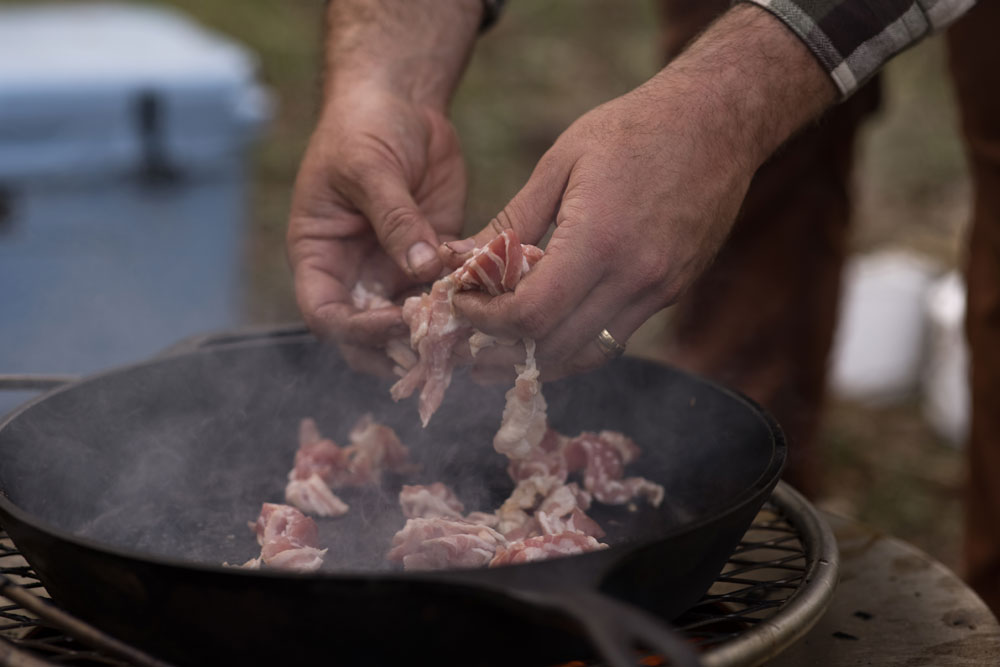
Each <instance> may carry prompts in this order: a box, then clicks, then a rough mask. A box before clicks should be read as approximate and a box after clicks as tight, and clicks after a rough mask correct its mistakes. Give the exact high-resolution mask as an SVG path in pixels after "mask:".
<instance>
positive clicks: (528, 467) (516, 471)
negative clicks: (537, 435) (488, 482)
mask: <svg viewBox="0 0 1000 667" xmlns="http://www.w3.org/2000/svg"><path fill="white" fill-rule="evenodd" d="M568 441H569V438H567V437H566V436H564V435H561V434H559V433H558V432H557V431H555V430H554V429H551V428H549V429H548V430H546V432H545V435H544V436H543V437H542V441H541V442H540V443H538V447H536V448H534V449H533V451H532V452H531V454H530V455H529V456H527V457H525V458H520V459H512V460H511V461H510V464H509V465H508V466H507V474H508V475H510V478H511V479H512V480H514V481H515V482H520V481H521V480H522V479H528V478H529V477H534V476H536V475H540V476H542V477H557V478H559V479H560V480H562V481H563V482H565V481H566V477H567V476H568V475H569V467H568V466H567V465H566V457H565V456H563V453H562V447H563V444H564V443H566V442H568Z"/></svg>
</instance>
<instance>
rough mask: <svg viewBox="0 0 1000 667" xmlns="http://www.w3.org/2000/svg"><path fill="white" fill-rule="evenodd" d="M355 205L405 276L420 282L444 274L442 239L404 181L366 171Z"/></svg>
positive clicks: (386, 174)
mask: <svg viewBox="0 0 1000 667" xmlns="http://www.w3.org/2000/svg"><path fill="white" fill-rule="evenodd" d="M355 189H356V190H357V191H356V193H355V196H354V197H353V200H354V202H355V205H356V206H357V207H358V208H359V209H360V210H361V212H362V213H363V214H364V215H365V217H366V218H368V221H369V222H370V223H371V225H372V229H374V230H375V235H376V236H377V237H378V240H379V243H380V244H381V245H382V248H384V249H385V252H386V253H387V254H388V255H389V256H390V257H391V258H392V259H393V260H394V261H395V262H396V265H397V266H399V267H400V268H401V269H402V270H403V271H404V272H406V274H407V275H408V276H409V277H410V278H411V279H412V280H416V281H419V282H428V281H431V280H433V279H434V278H436V277H437V276H438V275H439V274H440V273H441V270H442V263H441V260H440V259H439V258H438V254H437V247H438V245H440V242H441V241H440V239H439V238H438V236H437V233H436V232H435V231H434V228H433V227H432V226H431V223H430V222H429V221H428V220H427V218H426V217H425V216H424V215H423V214H422V213H421V212H420V208H419V207H418V206H417V203H416V201H415V200H414V199H413V195H412V194H411V193H410V190H409V188H408V187H407V185H406V183H405V181H404V180H403V179H402V178H401V177H399V176H397V175H395V174H393V173H392V172H391V171H388V170H385V169H380V170H366V171H364V172H362V174H361V176H360V177H359V178H358V184H357V187H356V188H355Z"/></svg>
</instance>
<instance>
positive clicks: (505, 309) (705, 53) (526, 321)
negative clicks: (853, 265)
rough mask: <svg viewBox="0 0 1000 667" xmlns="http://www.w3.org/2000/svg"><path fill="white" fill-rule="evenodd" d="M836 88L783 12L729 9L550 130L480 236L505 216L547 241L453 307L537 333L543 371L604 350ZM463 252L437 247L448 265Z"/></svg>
mask: <svg viewBox="0 0 1000 667" xmlns="http://www.w3.org/2000/svg"><path fill="white" fill-rule="evenodd" d="M833 93H834V89H833V86H832V84H831V82H830V79H829V77H828V76H827V75H826V74H825V72H824V71H823V70H822V68H820V67H819V65H818V64H817V62H816V61H815V59H814V58H813V57H812V55H811V54H809V53H808V51H806V49H805V48H804V46H803V45H802V44H801V42H800V41H799V40H798V39H797V38H796V37H795V36H794V35H792V34H791V33H790V32H789V31H788V30H787V29H786V28H785V27H784V25H783V24H781V23H780V22H778V21H777V20H776V19H775V18H774V17H773V16H771V15H770V14H768V13H767V12H765V11H763V10H761V9H759V8H756V7H750V6H742V7H738V8H736V9H733V10H731V11H730V12H729V13H728V14H727V15H726V16H725V17H723V19H721V20H720V21H719V22H717V23H716V24H715V25H714V26H713V27H712V28H711V29H710V30H709V31H707V32H706V34H705V35H704V36H703V37H702V38H701V39H700V40H699V41H698V42H696V43H695V45H694V46H693V47H692V48H691V49H690V50H689V51H688V52H687V53H686V54H684V55H683V56H681V57H680V58H679V59H678V60H677V61H675V62H674V63H673V64H671V65H670V66H668V67H667V68H666V69H664V70H663V71H662V72H660V74H658V75H657V76H656V77H654V78H653V79H651V80H650V81H648V82H647V83H646V84H644V85H642V86H640V87H639V88H637V89H636V90H634V91H632V92H630V93H628V94H627V95H624V96H623V97H620V98H618V99H616V100H613V101H611V102H609V103H607V104H605V105H602V106H600V107H598V108H597V109H594V110H593V111H591V112H590V113H588V114H586V115H584V116H583V117H582V118H580V119H579V120H577V121H576V122H575V123H573V125H571V126H570V127H569V129H567V130H566V132H564V133H563V135H562V136H560V137H559V139H558V140H557V141H556V143H555V145H553V147H552V148H551V149H550V150H549V151H548V152H547V153H546V154H545V155H544V156H543V157H542V159H541V160H540V161H539V163H538V166H537V167H536V169H535V171H534V173H532V175H531V178H530V179H529V180H528V182H527V184H526V185H525V186H524V188H523V189H522V190H521V192H519V193H518V194H517V196H515V197H514V199H513V200H511V202H510V203H509V204H508V205H507V206H506V207H505V209H504V210H503V211H502V212H501V213H500V214H499V215H498V216H497V217H496V218H495V219H494V220H493V221H492V222H491V224H490V225H489V226H488V227H487V228H486V229H485V230H483V231H482V232H481V233H480V234H478V235H477V236H476V238H475V241H476V245H477V246H479V245H483V244H484V243H486V242H488V241H489V240H490V239H491V238H493V237H494V236H495V235H496V234H498V233H499V232H500V231H502V230H503V229H506V228H513V229H514V230H515V231H516V232H517V233H518V235H519V236H520V238H521V240H522V242H525V243H536V244H537V243H538V242H539V241H540V240H541V239H542V237H543V236H544V235H545V233H546V232H547V231H548V230H549V228H550V226H551V223H552V222H553V221H554V222H555V225H556V227H555V230H554V232H553V234H552V237H551V240H550V241H549V243H548V245H547V247H546V254H545V256H544V257H543V258H542V259H541V261H539V263H538V264H537V265H536V266H535V267H534V269H533V270H532V271H531V273H529V274H528V275H527V276H526V277H525V278H524V279H523V280H522V281H521V282H520V283H519V284H518V286H517V288H516V289H515V291H514V292H512V293H508V294H503V295H500V296H498V297H495V298H489V297H486V296H484V295H482V294H476V293H471V292H470V293H464V294H460V295H458V296H457V297H456V301H455V304H456V308H457V309H458V310H459V311H460V312H461V313H462V314H463V315H465V316H466V317H467V318H468V319H469V320H471V322H472V324H473V325H474V326H475V327H476V328H478V329H481V330H482V331H485V332H486V333H489V334H492V335H495V336H499V337H503V338H515V339H517V338H533V339H535V341H536V343H537V349H536V354H537V358H538V361H539V366H540V368H541V369H542V373H543V377H544V378H546V379H551V378H554V377H559V376H562V375H566V374H570V373H575V372H579V371H583V370H587V369H591V368H594V367H596V366H599V365H601V364H602V363H604V362H605V361H607V359H606V357H605V356H604V354H603V352H602V351H601V348H600V347H599V346H598V345H597V343H596V338H597V335H598V333H599V332H600V331H601V330H602V329H605V328H606V329H607V330H608V331H609V332H610V333H611V334H612V336H614V338H615V339H616V340H617V341H619V342H620V343H623V344H624V343H625V342H626V341H627V340H628V338H629V337H630V336H631V335H632V333H633V332H634V331H635V330H636V329H637V328H638V327H639V326H640V325H641V324H642V323H643V322H644V321H646V319H648V318H649V317H650V316H651V315H653V314H654V313H655V312H657V311H658V310H660V309H661V308H663V307H665V306H667V305H669V304H671V303H673V302H675V301H676V300H677V299H678V298H679V297H680V295H681V294H682V293H683V292H684V290H685V289H686V288H687V287H688V286H689V285H690V284H691V283H692V282H693V281H694V279H695V278H696V277H697V276H698V275H699V274H700V273H701V271H702V270H703V269H704V268H705V267H706V266H707V265H708V263H709V262H710V261H711V260H712V257H713V256H714V254H715V253H716V252H717V250H718V249H719V247H720V246H721V244H722V242H723V240H724V239H725V237H726V235H727V233H728V231H729V229H730V227H731V225H732V222H733V220H734V218H735V216H736V213H737V211H738V209H739V206H740V203H741V202H742V200H743V197H744V195H745V193H746V190H747V187H748V185H749V182H750V179H751V177H752V175H753V173H754V171H755V170H756V168H757V167H758V166H759V164H760V163H761V162H762V161H763V159H764V158H765V157H766V156H767V155H769V154H770V153H771V152H772V151H773V150H775V149H776V148H777V146H778V145H780V143H781V142H782V141H784V140H785V139H786V138H787V137H788V135H789V134H791V132H793V131H794V130H795V129H797V127H798V126H800V125H801V124H802V123H804V122H806V121H807V120H809V119H811V118H812V117H814V116H815V115H816V114H817V113H818V112H819V111H820V110H821V109H822V108H824V107H825V106H826V105H827V104H829V102H831V101H832V99H833ZM803 223H804V224H805V223H806V221H803ZM777 241H778V240H776V242H777ZM452 248H453V249H455V250H457V251H464V250H466V248H464V247H462V246H461V245H460V244H456V245H453V246H452ZM466 255H467V253H463V252H454V253H452V255H451V256H450V257H449V256H448V255H447V254H445V255H444V256H445V259H446V263H447V264H448V265H450V266H454V265H456V264H457V263H458V262H459V261H461V260H462V259H464V258H465V256H466ZM519 362H523V351H521V350H519V349H511V348H506V349H505V348H492V349H488V350H484V351H483V352H482V353H481V354H480V355H479V357H477V361H476V367H477V370H476V373H477V375H478V376H479V377H480V378H481V379H492V378H495V377H501V376H502V377H506V378H509V377H510V374H511V368H512V366H513V364H514V363H519Z"/></svg>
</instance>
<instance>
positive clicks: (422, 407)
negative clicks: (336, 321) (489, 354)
mask: <svg viewBox="0 0 1000 667" xmlns="http://www.w3.org/2000/svg"><path fill="white" fill-rule="evenodd" d="M541 257H542V250H541V249H540V248H537V247H535V246H522V245H521V243H520V241H519V240H518V238H517V234H515V233H514V231H513V230H507V231H504V232H503V233H502V234H500V235H498V236H497V237H496V238H494V239H493V240H492V241H490V243H488V244H486V245H485V246H483V247H482V248H477V249H476V250H474V251H473V254H472V257H470V258H469V259H468V260H466V261H465V263H464V264H463V265H462V266H460V267H459V268H458V269H456V270H455V271H453V272H452V273H450V274H448V275H447V276H445V277H444V278H441V279H440V280H438V281H437V282H435V283H434V284H433V285H432V286H431V291H430V293H428V294H423V295H421V296H414V297H410V298H409V299H407V300H406V301H405V302H404V303H403V321H404V322H406V324H407V326H409V327H410V347H411V348H412V349H413V350H415V351H416V353H417V358H418V359H417V362H416V363H415V364H412V365H409V364H404V363H400V362H399V361H397V362H396V363H397V364H398V365H399V367H400V368H401V369H403V370H404V371H405V372H404V373H403V374H402V377H401V378H400V380H399V381H398V382H396V384H394V385H393V386H392V388H391V390H390V393H391V394H392V398H393V399H394V400H397V401H398V400H400V399H403V398H407V397H408V396H411V395H412V394H413V393H414V392H415V391H416V390H417V389H418V388H420V402H419V405H418V410H419V412H420V420H421V422H422V423H423V425H424V426H427V424H428V423H429V422H430V419H431V416H432V415H433V414H434V413H435V412H436V411H437V409H438V407H440V405H441V401H442V400H443V399H444V393H445V391H446V390H447V389H448V385H449V384H450V383H451V375H452V371H453V370H454V365H455V359H454V356H453V352H454V349H455V346H456V345H457V344H458V343H459V342H460V341H463V340H466V339H468V338H469V337H470V336H472V335H473V332H474V330H473V329H472V327H471V326H470V324H469V323H468V322H467V321H466V320H465V319H464V318H462V317H460V316H459V315H457V314H456V313H455V311H454V308H453V307H452V300H453V298H454V296H455V292H456V291H458V290H471V289H480V290H483V291H485V292H488V293H489V294H492V295H494V296H496V295H498V294H501V293H502V292H505V291H511V290H513V289H514V287H515V286H516V285H517V283H518V281H520V280H521V277H522V276H523V275H524V274H525V273H526V272H527V271H528V270H529V269H530V268H531V267H532V266H533V265H534V264H535V263H536V262H537V261H538V260H539V259H540V258H541ZM487 340H488V337H480V338H478V339H476V341H474V343H473V345H474V346H475V347H474V349H475V350H476V351H478V350H479V349H480V347H481V346H482V345H485V344H486V341H487ZM396 356H398V352H397V353H396V354H395V355H394V356H393V359H394V360H395V359H396Z"/></svg>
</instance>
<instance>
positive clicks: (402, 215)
mask: <svg viewBox="0 0 1000 667" xmlns="http://www.w3.org/2000/svg"><path fill="white" fill-rule="evenodd" d="M418 223H419V217H418V216H417V213H416V211H414V210H413V209H411V208H409V207H407V206H394V207H392V208H390V209H388V210H387V211H386V212H385V213H383V214H382V216H381V219H380V220H378V221H376V224H377V231H378V235H379V237H380V238H381V239H382V241H383V243H385V244H386V245H392V244H393V243H395V242H396V241H397V240H402V239H405V238H406V237H407V236H408V234H409V232H410V231H411V230H412V229H413V228H414V227H415V226H416V225H417V224H418Z"/></svg>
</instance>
